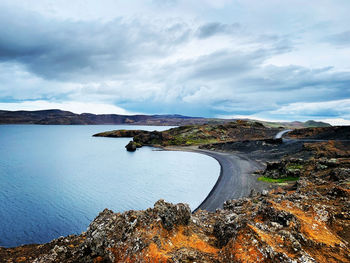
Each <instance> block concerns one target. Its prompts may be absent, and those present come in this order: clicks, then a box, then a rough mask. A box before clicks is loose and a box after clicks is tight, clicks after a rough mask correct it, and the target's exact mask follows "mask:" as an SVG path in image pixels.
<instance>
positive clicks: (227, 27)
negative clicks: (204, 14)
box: [197, 22, 241, 38]
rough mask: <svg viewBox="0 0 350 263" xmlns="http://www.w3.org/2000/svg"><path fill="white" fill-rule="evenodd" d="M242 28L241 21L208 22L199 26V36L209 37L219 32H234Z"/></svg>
mask: <svg viewBox="0 0 350 263" xmlns="http://www.w3.org/2000/svg"><path fill="white" fill-rule="evenodd" d="M240 28H241V26H240V24H239V23H234V24H222V23H216V22H213V23H207V24H204V25H202V26H201V27H199V28H198V31H197V36H198V37H199V38H208V37H211V36H214V35H218V34H234V33H237V32H238V31H239V29H240Z"/></svg>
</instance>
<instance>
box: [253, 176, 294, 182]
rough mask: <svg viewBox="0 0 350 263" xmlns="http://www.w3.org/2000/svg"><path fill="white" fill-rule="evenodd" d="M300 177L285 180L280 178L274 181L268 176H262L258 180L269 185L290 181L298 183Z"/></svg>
mask: <svg viewBox="0 0 350 263" xmlns="http://www.w3.org/2000/svg"><path fill="white" fill-rule="evenodd" d="M298 179H299V177H291V176H289V177H285V178H278V179H273V178H270V177H266V176H261V177H259V178H258V181H263V182H268V183H284V182H289V181H298Z"/></svg>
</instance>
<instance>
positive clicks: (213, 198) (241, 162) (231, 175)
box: [194, 150, 266, 211]
mask: <svg viewBox="0 0 350 263" xmlns="http://www.w3.org/2000/svg"><path fill="white" fill-rule="evenodd" d="M196 152H198V153H202V154H206V155H209V156H211V157H213V158H215V159H216V160H217V161H218V162H219V163H220V166H221V170H220V176H219V179H218V180H217V182H216V184H215V186H214V187H213V189H212V190H211V191H210V193H209V194H208V196H207V197H206V199H205V200H204V201H203V202H202V203H201V204H200V205H199V207H198V208H197V209H195V210H194V211H196V210H198V209H202V210H207V211H215V210H216V209H217V208H222V205H223V204H224V202H225V201H226V200H229V199H237V198H241V197H244V196H248V195H249V194H250V192H251V190H252V189H255V190H258V191H261V190H262V189H264V188H265V187H264V186H266V184H264V183H262V182H258V181H257V178H256V177H255V176H252V175H251V174H252V173H253V172H254V171H256V170H258V169H261V168H262V165H261V164H259V163H258V162H256V161H254V160H251V159H249V158H247V157H244V156H241V155H238V154H230V153H221V152H212V151H205V150H196Z"/></svg>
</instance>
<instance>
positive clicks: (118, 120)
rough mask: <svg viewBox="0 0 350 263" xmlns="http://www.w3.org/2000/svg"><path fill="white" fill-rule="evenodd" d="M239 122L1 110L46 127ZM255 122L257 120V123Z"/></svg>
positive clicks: (3, 117)
mask: <svg viewBox="0 0 350 263" xmlns="http://www.w3.org/2000/svg"><path fill="white" fill-rule="evenodd" d="M234 120H235V119H219V118H203V117H189V116H182V115H178V114H173V115H142V114H139V115H119V114H91V113H82V114H75V113H73V112H69V111H62V110H58V109H52V110H39V111H5V110H0V124H42V125H45V124H46V125H96V124H123V125H128V124H131V125H154V126H182V125H194V124H197V125H199V124H223V123H228V122H232V121H234ZM253 121H254V120H253ZM258 122H260V123H263V124H264V125H265V126H267V127H272V128H278V127H281V128H292V129H298V128H305V127H325V126H330V125H329V124H328V123H323V122H315V121H307V122H305V123H303V122H262V121H258Z"/></svg>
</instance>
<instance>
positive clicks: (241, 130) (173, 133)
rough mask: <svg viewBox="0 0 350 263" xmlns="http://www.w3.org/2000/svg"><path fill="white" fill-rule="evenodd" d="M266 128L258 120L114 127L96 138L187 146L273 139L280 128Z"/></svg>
mask: <svg viewBox="0 0 350 263" xmlns="http://www.w3.org/2000/svg"><path fill="white" fill-rule="evenodd" d="M280 130H281V129H277V128H267V127H265V126H264V125H262V124H261V123H259V122H254V121H242V120H238V121H235V122H229V123H225V124H205V125H188V126H181V127H177V128H172V129H169V130H166V131H162V132H159V131H143V130H115V131H108V132H102V133H98V134H95V135H94V136H97V137H114V138H120V137H132V138H133V143H131V145H132V144H135V145H134V147H132V146H131V145H129V146H130V147H132V149H135V147H141V146H144V145H152V146H189V145H203V144H208V143H213V142H228V141H242V140H252V139H264V138H273V136H274V135H275V134H276V133H277V132H278V131H280Z"/></svg>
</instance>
